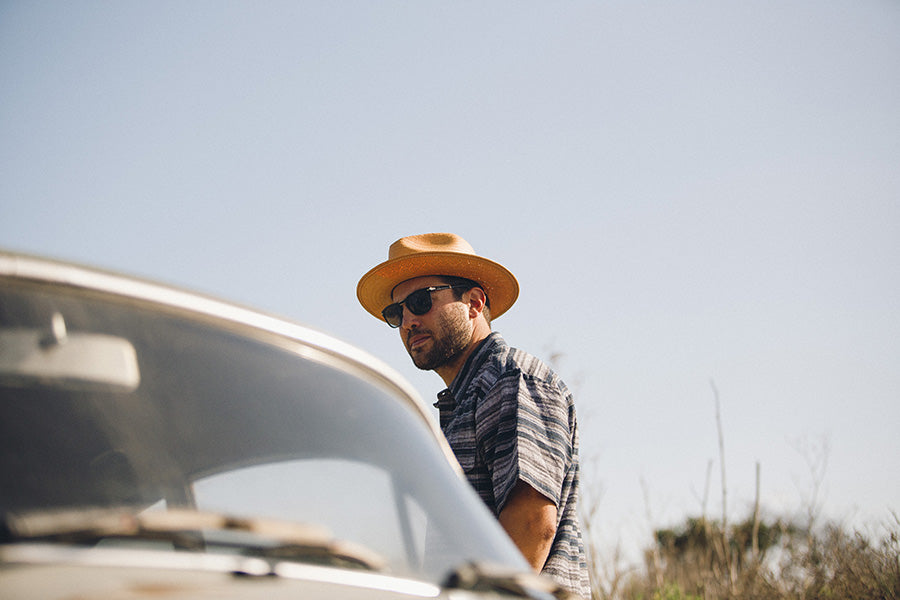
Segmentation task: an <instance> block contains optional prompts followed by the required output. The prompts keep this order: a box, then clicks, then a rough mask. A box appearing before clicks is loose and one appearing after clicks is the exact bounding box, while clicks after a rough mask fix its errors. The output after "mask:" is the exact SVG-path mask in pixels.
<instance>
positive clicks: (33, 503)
mask: <svg viewBox="0 0 900 600" xmlns="http://www.w3.org/2000/svg"><path fill="white" fill-rule="evenodd" d="M0 333H2V335H3V336H4V337H3V341H4V343H3V344H2V346H3V348H2V349H0V353H5V354H6V356H5V357H3V364H4V367H3V372H2V373H0V511H2V513H3V514H4V515H14V514H22V513H28V512H33V511H56V510H65V511H73V510H75V511H78V510H89V509H90V510H92V511H94V512H95V513H96V509H98V508H99V509H105V508H108V509H112V508H116V509H121V508H122V507H129V508H130V510H133V511H135V513H136V514H142V513H147V512H150V511H169V512H171V511H172V510H173V509H176V508H177V509H179V510H181V509H189V510H200V511H209V512H215V513H227V514H229V515H239V516H244V517H265V518H271V519H285V520H290V521H293V522H299V523H308V524H313V525H316V526H324V527H325V528H327V529H328V530H329V531H330V532H331V535H333V536H334V537H335V538H337V539H341V540H346V541H349V542H353V543H355V544H358V545H360V546H364V547H366V548H367V549H369V550H371V551H373V552H374V553H377V554H378V555H380V556H382V557H384V559H385V560H386V562H387V565H388V567H387V569H388V570H389V571H390V572H391V573H396V574H401V575H409V576H416V577H419V578H423V579H425V580H428V581H433V582H439V581H441V580H442V579H443V578H444V577H445V576H446V574H447V573H448V572H450V571H451V570H452V569H454V568H456V567H458V566H459V565H461V564H464V563H467V562H471V561H485V562H489V563H495V564H505V565H508V566H512V567H517V568H518V567H522V566H523V564H524V563H523V562H522V559H521V557H520V556H519V555H518V553H517V552H516V551H515V549H514V547H513V546H512V545H511V544H510V543H509V541H508V539H506V538H505V537H504V536H503V535H502V534H501V533H500V529H499V528H498V526H497V524H496V522H495V521H494V519H493V518H492V517H491V516H490V515H489V514H488V512H487V510H486V509H485V508H484V507H483V505H481V503H480V501H479V500H478V499H477V497H476V496H475V494H474V493H473V492H472V491H471V490H470V489H469V488H468V487H467V486H466V485H465V484H464V482H463V481H462V480H461V479H460V477H459V476H458V475H457V473H456V472H455V471H454V469H453V468H452V467H451V466H450V463H449V462H448V461H447V459H446V457H445V455H444V454H442V451H441V447H440V446H439V445H438V443H437V442H436V438H435V436H434V435H433V433H432V431H431V430H430V429H429V427H428V425H427V424H426V421H425V419H424V418H423V415H422V413H421V412H419V411H418V409H417V408H416V407H415V406H413V404H412V400H411V399H410V398H408V397H406V396H404V395H403V394H402V393H401V392H399V391H398V390H397V388H396V386H392V385H389V384H388V383H386V382H385V381H383V380H379V377H378V376H377V372H376V371H371V370H368V369H367V368H363V367H362V366H360V365H359V363H356V362H353V361H349V360H346V359H344V358H342V357H340V356H336V355H335V354H334V353H329V352H327V351H323V350H322V349H319V348H316V347H314V346H311V345H307V344H304V343H302V342H300V341H298V340H296V339H291V338H290V337H287V336H283V335H280V334H279V333H278V332H275V331H271V330H265V329H255V328H252V327H249V326H247V325H243V324H239V323H237V322H233V321H229V320H226V319H220V318H214V317H212V316H209V315H204V314H203V313H192V312H190V311H187V310H183V309H176V308H173V307H166V306H164V305H156V304H153V303H151V302H147V301H139V300H135V299H128V298H125V297H118V296H115V295H112V294H106V293H100V292H96V291H93V292H91V291H84V290H78V289H76V288H71V287H66V286H62V285H59V286H57V285H53V284H49V283H41V284H38V283H21V282H14V281H12V280H6V281H4V280H2V279H0ZM67 343H68V344H69V347H70V350H71V352H70V354H72V356H71V357H70V360H69V361H68V362H66V361H62V360H61V359H60V360H59V361H57V362H55V363H52V364H51V363H50V361H49V359H46V358H42V359H41V360H43V361H44V363H41V362H40V361H38V363H37V366H34V365H32V366H31V367H29V366H27V365H26V362H27V360H25V359H24V358H23V359H21V360H19V359H18V358H16V357H13V358H10V354H11V353H12V354H15V353H19V354H22V355H23V356H24V355H27V354H29V353H30V354H37V355H40V356H44V355H49V353H50V352H51V351H52V349H53V348H52V347H53V346H54V345H58V346H60V347H65V346H66V344H67ZM95 359H96V360H95ZM17 360H18V362H16V361H17ZM11 364H12V365H14V366H13V367H10V365H11ZM15 365H21V366H15ZM98 365H99V366H98ZM29 369H30V370H29ZM92 369H93V371H92ZM120 543H121V542H120ZM124 543H125V544H126V545H127V544H128V540H125V542H124ZM204 547H206V546H204ZM207 549H208V550H209V551H212V550H211V547H207Z"/></svg>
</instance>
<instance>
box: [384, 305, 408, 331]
mask: <svg viewBox="0 0 900 600" xmlns="http://www.w3.org/2000/svg"><path fill="white" fill-rule="evenodd" d="M381 316H383V317H384V320H385V321H387V324H388V325H390V326H391V327H400V324H401V323H403V305H401V304H391V305H390V306H388V307H387V308H385V309H384V310H383V311H381Z"/></svg>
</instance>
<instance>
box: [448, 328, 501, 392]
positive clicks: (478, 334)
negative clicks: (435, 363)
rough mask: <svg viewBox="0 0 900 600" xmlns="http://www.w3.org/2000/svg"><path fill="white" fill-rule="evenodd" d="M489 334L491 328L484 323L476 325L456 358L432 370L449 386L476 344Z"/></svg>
mask: <svg viewBox="0 0 900 600" xmlns="http://www.w3.org/2000/svg"><path fill="white" fill-rule="evenodd" d="M490 334H491V329H490V327H488V325H487V324H486V323H485V324H483V327H479V326H476V327H475V328H474V329H473V330H472V339H471V340H469V344H468V345H467V346H466V349H465V350H464V351H463V352H461V353H460V355H459V356H458V357H457V358H456V360H454V361H453V362H452V363H449V364H446V365H444V366H442V367H438V368H436V369H435V370H434V372H435V373H437V374H438V375H439V376H440V378H441V379H443V380H444V385H446V386H447V387H450V384H451V383H453V380H454V379H456V376H457V375H459V372H460V370H461V369H462V368H463V365H465V364H466V361H467V360H469V357H470V356H471V355H472V352H474V351H475V348H477V347H478V345H479V344H480V343H481V342H482V341H484V338H486V337H487V336H489V335H490Z"/></svg>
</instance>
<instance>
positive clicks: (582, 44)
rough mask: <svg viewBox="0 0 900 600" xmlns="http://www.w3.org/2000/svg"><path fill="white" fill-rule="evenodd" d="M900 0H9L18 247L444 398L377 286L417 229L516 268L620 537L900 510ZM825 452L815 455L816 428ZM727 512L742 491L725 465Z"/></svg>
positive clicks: (849, 518) (512, 320)
mask: <svg viewBox="0 0 900 600" xmlns="http://www.w3.org/2000/svg"><path fill="white" fill-rule="evenodd" d="M898 165H900V4H898V3H896V2H892V1H888V0H844V1H842V0H824V1H823V0H787V1H777V2H776V1H772V2H756V3H746V2H737V1H724V2H712V1H685V2H678V3H673V2H643V3H635V2H628V1H611V2H567V3H565V4H555V3H554V4H551V3H538V2H529V1H526V2H492V3H475V2H461V3H452V4H450V3H436V2H427V1H426V2H394V1H385V2H368V1H366V2H362V1H360V2H316V3H313V2H307V3H301V2H266V3H252V4H251V3H241V2H206V1H197V2H191V3H182V2H154V3H139V2H79V3H66V2H12V1H5V2H3V3H0V247H4V248H8V249H14V250H21V251H26V252H30V253H37V254H41V255H46V256H51V257H58V258H64V259H69V260H73V261H77V262H86V263H89V264H93V265H98V266H101V267H104V268H111V269H115V270H119V271H124V272H126V273H130V274H134V275H139V276H143V277H149V278H152V279H156V280H160V281H163V282H167V283H172V284H175V285H178V286H182V287H187V288H190V289H194V290H198V291H201V292H205V293H210V294H214V295H216V296H220V297H223V298H226V299H230V300H234V301H237V302H240V303H243V304H249V305H251V306H254V307H258V308H261V309H264V310H267V311H270V312H274V313H277V314H280V315H283V316H285V317H288V318H290V319H293V320H297V321H300V322H303V323H306V324H309V325H312V326H314V327H316V328H318V329H322V330H324V331H327V332H329V333H332V334H334V335H336V336H337V337H339V338H342V339H344V340H347V341H350V342H352V343H354V344H356V345H358V346H360V347H362V348H363V349H365V350H367V351H369V352H371V353H372V354H375V355H377V356H379V357H380V358H382V359H383V360H384V361H386V362H387V363H389V364H390V365H391V366H393V367H394V368H395V369H397V370H398V371H400V372H401V374H403V375H404V376H405V377H407V378H408V379H409V380H410V381H411V382H412V383H413V384H414V385H415V386H416V387H417V388H418V389H419V391H420V393H421V394H422V396H423V398H425V399H426V400H427V401H429V402H430V399H431V398H432V397H433V395H434V394H435V393H436V392H437V391H439V390H440V389H441V381H440V379H439V378H438V377H437V376H436V375H434V374H432V373H421V372H418V371H417V370H416V369H415V368H414V367H413V366H412V365H411V364H410V363H409V359H408V357H407V356H406V354H405V352H404V351H403V349H402V347H401V345H400V343H399V341H398V339H397V336H396V333H395V332H392V331H390V330H388V328H387V327H385V326H384V325H383V324H380V323H379V322H377V321H375V320H374V319H372V318H371V317H369V316H368V314H367V313H365V312H364V311H363V310H362V308H361V307H360V306H359V305H358V304H357V302H356V299H355V286H356V282H357V280H358V279H359V277H360V276H361V275H362V274H363V273H364V272H366V271H367V270H368V269H369V268H370V267H372V266H374V265H375V264H376V263H378V262H380V261H381V260H383V259H384V258H385V257H386V255H387V247H388V245H389V244H390V243H391V242H393V241H394V240H396V239H397V238H399V237H402V236H404V235H409V234H413V233H422V232H426V231H453V232H456V233H459V234H461V235H462V236H463V237H465V238H466V239H468V240H469V241H470V242H471V243H472V245H473V246H474V247H475V248H476V250H477V251H479V252H480V253H482V254H484V255H486V256H488V257H491V258H493V259H495V260H498V261H499V262H501V263H503V264H504V265H506V266H507V267H508V268H509V269H510V270H511V271H512V272H513V273H515V274H516V275H517V277H518V278H519V280H520V284H521V287H522V293H521V296H520V298H519V301H518V303H517V305H516V306H515V307H514V308H513V310H511V311H510V312H509V313H507V314H506V315H504V316H503V317H502V318H501V319H498V320H497V322H496V323H495V328H496V329H497V330H498V331H500V332H501V333H502V334H503V335H504V336H505V337H506V339H507V340H508V341H509V342H510V343H512V344H513V345H516V346H520V347H522V348H524V349H527V350H529V351H531V352H533V353H535V354H538V355H541V356H544V357H549V356H550V355H554V354H558V355H561V358H560V359H559V361H558V364H559V368H560V371H561V373H562V374H563V376H564V378H565V379H567V380H568V382H569V384H570V386H571V387H573V388H575V389H576V391H577V394H578V398H577V401H578V404H579V410H580V418H581V424H582V444H583V453H584V458H585V479H586V483H585V486H586V488H589V491H590V493H592V494H593V495H594V496H595V497H598V496H599V502H600V510H599V513H598V514H599V515H600V517H599V518H598V519H599V525H598V526H599V531H600V533H601V535H602V536H603V539H604V540H605V541H606V542H613V541H621V542H622V543H623V545H625V546H626V547H628V546H640V545H643V544H644V543H646V542H647V540H648V539H649V538H648V537H647V536H648V532H649V527H650V525H649V523H648V517H647V514H648V512H649V513H650V514H651V515H652V519H653V520H654V521H655V522H656V524H664V523H667V522H674V521H676V520H677V519H679V518H680V517H682V516H683V515H685V514H686V513H692V514H697V513H699V511H700V509H701V504H702V497H703V494H704V489H705V486H706V481H707V479H706V474H707V465H708V464H709V461H710V460H715V461H718V446H717V437H716V422H715V408H714V396H713V391H712V385H711V383H714V384H715V386H716V388H717V389H718V391H719V397H720V401H721V410H722V424H723V428H724V436H725V450H726V469H727V484H728V492H729V496H728V497H729V500H728V502H729V508H730V509H731V511H732V512H733V515H734V517H741V516H744V515H745V514H746V513H747V510H748V505H749V504H750V503H751V502H752V500H753V495H754V469H755V464H756V462H757V461H758V462H759V463H760V465H761V472H762V498H763V503H764V505H766V506H767V507H769V509H770V511H771V512H773V513H778V514H785V513H795V512H798V511H802V508H803V504H804V502H808V499H809V493H810V490H811V489H812V482H811V479H812V477H811V473H810V469H809V467H808V466H807V463H806V461H805V457H809V456H810V455H813V456H814V455H816V453H817V452H816V450H815V449H816V448H820V447H822V445H823V444H824V445H827V448H828V450H827V458H828V460H827V468H826V471H825V475H824V478H823V479H822V486H821V488H822V489H821V493H820V496H819V499H820V500H821V501H822V503H823V510H824V512H825V513H826V514H827V515H828V516H831V517H833V518H837V519H841V520H844V521H845V522H853V523H869V524H871V523H874V524H876V525H877V524H878V523H879V522H883V521H888V520H889V517H890V512H889V511H890V510H894V511H897V510H900V443H898V441H897V439H898V436H897V433H896V432H897V426H898V424H900V370H898V368H897V365H898V364H900V301H898V300H900V260H898V258H900V168H898ZM804 444H805V445H806V447H807V448H809V447H811V448H813V450H806V451H804V450H802V448H803V447H804ZM710 488H711V492H710V497H709V501H708V505H707V508H708V511H709V512H710V513H712V514H718V513H719V512H720V511H721V501H720V498H719V495H720V491H719V490H720V481H719V464H718V462H716V463H715V466H714V468H713V469H712V479H711V480H710Z"/></svg>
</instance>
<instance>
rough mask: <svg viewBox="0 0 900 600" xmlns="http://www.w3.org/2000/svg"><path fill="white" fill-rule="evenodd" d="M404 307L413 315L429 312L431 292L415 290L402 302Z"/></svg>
mask: <svg viewBox="0 0 900 600" xmlns="http://www.w3.org/2000/svg"><path fill="white" fill-rule="evenodd" d="M404 302H405V303H406V307H407V308H408V309H409V312H411V313H412V314H414V315H424V314H425V313H427V312H428V311H429V310H431V292H429V291H428V290H416V291H415V292H413V293H412V294H410V295H409V296H407V297H406V300H404Z"/></svg>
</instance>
